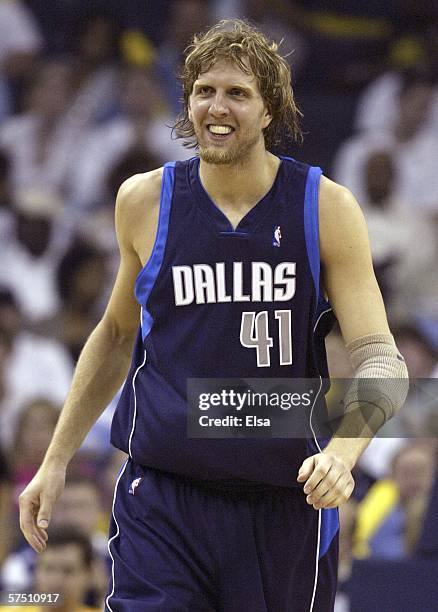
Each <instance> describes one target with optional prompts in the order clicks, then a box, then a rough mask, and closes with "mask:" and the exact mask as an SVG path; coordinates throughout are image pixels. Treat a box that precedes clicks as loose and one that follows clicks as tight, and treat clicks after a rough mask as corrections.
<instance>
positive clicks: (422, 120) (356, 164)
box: [334, 75, 438, 215]
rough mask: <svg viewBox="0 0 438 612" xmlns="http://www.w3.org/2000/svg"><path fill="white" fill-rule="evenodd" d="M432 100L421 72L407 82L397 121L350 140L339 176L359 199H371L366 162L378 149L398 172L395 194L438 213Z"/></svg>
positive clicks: (416, 209) (337, 167)
mask: <svg viewBox="0 0 438 612" xmlns="http://www.w3.org/2000/svg"><path fill="white" fill-rule="evenodd" d="M432 100H433V88H432V85H431V83H430V80H429V79H428V78H425V77H423V76H417V75H416V76H414V77H413V78H412V79H410V80H408V81H407V82H405V84H404V86H403V88H402V90H401V92H400V95H399V101H398V104H399V115H398V119H397V121H396V123H395V124H394V125H393V126H391V125H389V126H387V128H386V129H385V130H379V131H376V132H372V133H364V134H359V135H358V136H355V137H353V138H352V139H350V140H348V141H347V142H345V143H344V144H343V145H342V147H341V148H340V150H339V151H338V153H337V156H336V160H335V164H334V178H335V180H336V181H339V182H340V183H342V184H344V185H345V186H346V187H348V188H349V189H351V191H352V192H353V193H354V195H355V196H356V198H357V199H358V200H359V202H361V203H362V202H365V201H366V200H367V195H366V188H365V180H366V172H365V164H366V161H367V160H368V159H369V157H370V155H371V154H372V153H373V152H375V151H387V152H388V153H390V155H391V157H392V159H393V163H394V168H395V174H396V181H395V183H394V190H393V195H394V197H395V198H396V199H397V200H398V201H400V202H402V203H405V204H406V206H407V207H409V208H410V210H411V211H412V212H413V213H414V214H423V215H435V214H436V213H438V173H437V171H436V159H437V157H438V139H437V138H436V135H435V134H431V133H430V132H428V129H427V125H428V121H429V117H430V112H431V107H432Z"/></svg>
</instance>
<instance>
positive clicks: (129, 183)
mask: <svg viewBox="0 0 438 612" xmlns="http://www.w3.org/2000/svg"><path fill="white" fill-rule="evenodd" d="M162 178H163V168H158V169H157V170H152V171H151V172H145V173H143V174H135V175H134V176H131V177H130V178H128V179H127V180H126V181H124V183H122V185H121V186H120V189H119V193H118V195H117V201H116V230H117V235H118V238H119V242H122V243H125V244H129V245H131V246H132V247H133V248H134V250H135V251H136V252H137V254H138V256H139V257H140V260H141V261H142V262H144V260H145V259H147V257H148V252H149V251H150V248H151V247H150V243H153V240H154V238H155V233H156V228H157V224H158V215H159V208H160V193H161V183H162Z"/></svg>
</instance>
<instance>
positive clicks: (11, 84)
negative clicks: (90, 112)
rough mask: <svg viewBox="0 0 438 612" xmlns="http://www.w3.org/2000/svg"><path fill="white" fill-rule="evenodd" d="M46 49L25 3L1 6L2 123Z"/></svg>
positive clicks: (8, 1)
mask: <svg viewBox="0 0 438 612" xmlns="http://www.w3.org/2000/svg"><path fill="white" fill-rule="evenodd" d="M42 46H43V40H42V37H41V34H40V32H39V28H38V25H37V23H36V21H35V19H34V18H33V16H32V13H31V12H30V11H29V9H28V8H27V6H26V4H25V3H24V2H22V1H21V0H2V2H0V123H1V121H2V120H3V119H4V118H5V117H6V116H7V115H8V114H9V113H10V112H13V110H14V109H15V104H16V100H15V99H14V97H15V96H14V94H15V93H17V90H19V89H20V87H21V85H22V81H23V80H24V79H25V78H26V77H27V75H28V74H29V72H30V71H31V69H32V67H33V63H34V61H35V58H36V57H37V55H38V53H39V52H40V50H41V48H42Z"/></svg>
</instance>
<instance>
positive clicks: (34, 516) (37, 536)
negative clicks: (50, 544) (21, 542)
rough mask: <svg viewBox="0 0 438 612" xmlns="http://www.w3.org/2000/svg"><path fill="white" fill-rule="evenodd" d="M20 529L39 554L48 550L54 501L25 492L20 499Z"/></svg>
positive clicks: (44, 496)
mask: <svg viewBox="0 0 438 612" xmlns="http://www.w3.org/2000/svg"><path fill="white" fill-rule="evenodd" d="M19 505H20V528H21V531H22V532H23V535H24V537H25V538H26V540H27V541H28V543H29V544H30V546H32V548H33V549H34V550H35V551H36V552H37V553H41V552H43V550H45V548H46V543H47V538H48V536H47V531H46V530H47V528H48V526H49V522H50V516H51V510H52V506H53V501H52V499H51V498H50V497H48V496H47V495H43V494H41V495H36V494H34V495H32V493H28V492H26V491H24V492H23V493H22V494H21V495H20V497H19Z"/></svg>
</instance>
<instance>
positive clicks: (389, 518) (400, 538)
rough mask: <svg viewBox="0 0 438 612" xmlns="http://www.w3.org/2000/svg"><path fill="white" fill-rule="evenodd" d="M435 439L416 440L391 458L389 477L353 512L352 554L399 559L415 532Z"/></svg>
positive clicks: (424, 499)
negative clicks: (355, 521)
mask: <svg viewBox="0 0 438 612" xmlns="http://www.w3.org/2000/svg"><path fill="white" fill-rule="evenodd" d="M436 450H437V446H436V440H422V441H420V440H416V441H415V442H411V443H409V444H407V445H406V446H404V447H403V448H401V449H400V450H399V451H398V453H397V454H396V455H395V456H394V458H393V461H392V479H391V480H381V481H379V482H377V483H376V484H375V485H374V486H373V487H372V488H371V489H370V491H369V493H368V495H367V496H366V497H365V499H364V500H363V501H362V502H361V504H360V505H359V507H358V512H357V529H356V538H355V540H356V546H355V555H356V556H357V557H359V558H363V557H366V556H372V557H376V558H377V557H379V558H386V559H403V558H406V557H408V556H410V555H411V554H412V553H413V551H414V549H415V545H416V542H417V539H418V536H419V532H420V528H421V524H422V518H423V515H424V512H425V510H426V508H427V504H428V499H429V494H430V490H431V486H432V482H433V478H434V473H435V469H436Z"/></svg>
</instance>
